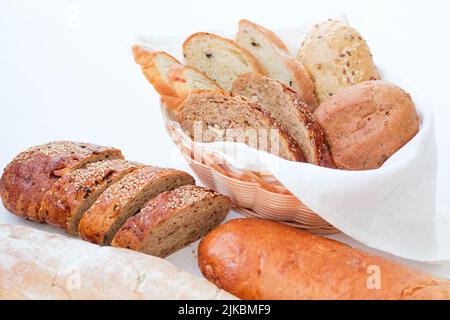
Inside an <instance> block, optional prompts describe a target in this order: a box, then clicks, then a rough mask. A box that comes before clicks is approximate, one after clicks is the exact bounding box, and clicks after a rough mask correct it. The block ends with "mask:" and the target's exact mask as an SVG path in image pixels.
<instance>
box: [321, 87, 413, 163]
mask: <svg viewBox="0 0 450 320" xmlns="http://www.w3.org/2000/svg"><path fill="white" fill-rule="evenodd" d="M314 117H315V118H316V120H317V122H319V123H320V125H321V126H322V128H323V131H324V134H325V137H326V139H327V142H328V145H329V147H330V151H331V154H332V156H333V159H334V161H335V163H336V166H337V167H338V168H339V169H347V170H371V169H376V168H379V167H381V166H382V165H383V163H384V162H385V161H386V160H387V159H388V158H389V157H391V156H392V155H393V154H394V153H395V152H397V151H398V150H399V149H400V148H402V147H403V146H404V145H405V144H406V143H408V142H409V141H410V140H411V139H412V138H413V137H414V136H415V135H416V134H417V132H418V131H419V118H418V115H417V111H416V107H415V105H414V102H413V101H412V99H411V96H410V95H409V94H408V93H406V92H405V91H404V90H402V89H401V88H399V87H397V86H396V85H393V84H391V83H389V82H386V81H367V82H364V83H360V84H357V85H354V86H352V87H349V88H346V89H342V90H341V91H339V92H338V93H337V94H336V95H334V96H333V97H331V98H330V99H328V100H327V101H325V102H324V103H323V104H321V105H320V106H319V108H317V109H316V111H315V112H314Z"/></svg>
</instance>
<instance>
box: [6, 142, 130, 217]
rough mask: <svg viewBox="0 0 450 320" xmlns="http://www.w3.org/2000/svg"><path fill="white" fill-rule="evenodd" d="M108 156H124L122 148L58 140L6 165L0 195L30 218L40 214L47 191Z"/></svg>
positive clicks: (13, 209) (121, 157)
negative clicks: (71, 173)
mask: <svg viewBox="0 0 450 320" xmlns="http://www.w3.org/2000/svg"><path fill="white" fill-rule="evenodd" d="M104 159H123V155H122V153H121V151H120V150H117V149H114V148H109V147H102V146H97V145H93V144H88V143H79V142H71V141H56V142H50V143H47V144H44V145H39V146H35V147H32V148H30V149H28V150H27V151H25V152H22V153H20V154H19V155H18V156H17V157H15V158H14V159H13V161H12V162H11V163H10V164H8V166H7V167H6V168H5V170H4V172H3V175H2V177H1V179H0V195H1V197H2V200H3V204H4V206H5V208H6V209H8V210H9V211H10V212H12V213H14V214H16V215H18V216H21V217H23V218H26V219H28V220H32V221H36V222H42V219H41V218H40V217H39V210H40V207H41V201H42V198H43V197H44V195H45V193H46V192H47V191H49V190H50V189H51V188H52V186H53V184H54V183H55V182H56V181H58V179H59V178H60V177H62V176H63V175H64V174H65V173H68V172H70V171H72V170H75V169H77V168H80V167H82V166H83V165H85V164H87V163H90V162H95V161H100V160H104Z"/></svg>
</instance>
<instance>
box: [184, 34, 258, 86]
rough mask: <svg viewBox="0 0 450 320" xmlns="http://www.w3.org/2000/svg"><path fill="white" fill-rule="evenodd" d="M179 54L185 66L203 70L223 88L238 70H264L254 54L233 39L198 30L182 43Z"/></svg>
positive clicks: (235, 75) (244, 71) (239, 72)
mask: <svg viewBox="0 0 450 320" xmlns="http://www.w3.org/2000/svg"><path fill="white" fill-rule="evenodd" d="M183 54H184V57H185V59H186V62H187V64H188V65H191V66H194V67H196V68H198V69H200V70H201V71H203V72H204V73H205V74H206V75H208V77H210V78H211V79H213V80H214V81H216V82H217V83H218V84H219V86H220V87H222V88H223V89H224V90H226V91H230V90H231V84H232V82H233V80H234V79H235V78H236V77H237V76H238V75H239V74H242V73H247V72H257V73H264V69H263V68H262V67H261V65H260V64H259V63H258V61H257V60H256V59H255V57H254V56H253V55H252V54H251V53H250V52H248V51H247V50H246V49H244V48H242V47H241V46H239V45H238V44H237V43H236V42H235V41H233V40H230V39H226V38H222V37H220V36H218V35H215V34H211V33H205V32H199V33H195V34H193V35H191V36H190V37H189V38H188V39H187V40H186V41H185V42H184V44H183Z"/></svg>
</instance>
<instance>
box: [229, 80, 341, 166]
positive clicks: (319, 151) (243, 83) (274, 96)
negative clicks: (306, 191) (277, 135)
mask: <svg viewBox="0 0 450 320" xmlns="http://www.w3.org/2000/svg"><path fill="white" fill-rule="evenodd" d="M232 93H233V94H236V95H241V96H245V97H247V98H249V99H250V100H251V101H253V102H257V103H259V105H260V106H261V108H262V109H263V110H265V111H267V112H268V113H270V114H271V115H272V117H273V118H274V119H275V120H276V121H277V122H278V123H280V124H281V125H282V126H283V128H284V129H285V130H286V131H287V132H288V133H289V134H290V135H291V136H292V137H293V138H294V139H295V140H296V141H297V143H298V145H299V146H300V148H301V149H302V152H303V154H304V156H305V158H306V160H307V162H309V163H312V164H315V165H320V166H323V167H329V168H335V165H334V162H333V159H332V157H331V154H330V151H329V150H328V147H327V146H326V145H325V142H324V136H323V132H322V128H321V127H320V125H319V124H318V123H317V122H316V121H314V119H313V116H312V114H311V113H310V112H309V110H308V108H307V107H306V105H305V104H304V103H303V102H302V99H301V98H300V97H299V95H298V94H296V93H295V92H294V91H293V90H292V89H290V88H289V87H288V86H286V85H285V84H283V83H281V82H280V81H277V80H273V79H270V78H267V77H265V76H262V75H260V74H256V73H247V74H244V75H241V76H239V77H238V78H237V79H236V80H235V81H234V82H233V88H232Z"/></svg>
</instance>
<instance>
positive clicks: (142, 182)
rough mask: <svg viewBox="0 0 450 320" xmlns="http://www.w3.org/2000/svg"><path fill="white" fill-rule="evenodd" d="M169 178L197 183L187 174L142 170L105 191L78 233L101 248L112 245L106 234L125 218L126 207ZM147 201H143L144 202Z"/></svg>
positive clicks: (146, 167) (162, 170)
mask: <svg viewBox="0 0 450 320" xmlns="http://www.w3.org/2000/svg"><path fill="white" fill-rule="evenodd" d="M167 177H181V178H182V179H183V181H185V182H186V184H194V183H195V181H194V179H193V178H192V177H191V176H190V175H189V174H187V173H186V172H182V171H178V170H174V169H162V168H157V167H151V166H145V167H142V168H140V169H138V170H136V171H134V172H132V173H130V174H128V175H127V176H126V177H125V178H123V179H122V180H120V181H119V182H117V183H115V184H113V185H112V186H111V187H109V188H108V189H106V191H105V192H103V193H102V195H101V196H100V197H99V198H98V199H97V201H95V203H94V204H93V205H92V207H91V208H90V209H89V210H88V211H87V212H86V213H85V214H84V216H83V218H82V219H81V221H80V224H79V227H78V230H79V233H80V236H81V238H82V239H84V240H86V241H89V242H92V243H96V244H100V245H105V244H109V243H107V239H106V236H107V233H108V232H109V231H110V229H111V228H112V226H113V224H114V223H116V221H118V219H122V218H124V215H125V214H126V213H125V212H124V210H125V209H126V208H127V205H129V204H130V203H132V202H133V201H136V199H137V197H138V196H139V195H140V194H141V192H142V190H143V189H144V188H146V187H147V186H149V185H152V184H157V183H159V182H161V181H163V180H164V179H166V178H167ZM173 187H177V185H176V186H173ZM163 191H165V190H163ZM147 200H148V199H143V201H144V203H145V202H146V201H147ZM144 203H142V204H144ZM139 209H140V208H138V209H137V211H138V210H139ZM137 211H136V212H137ZM136 212H134V213H132V214H135V213H136ZM123 222H125V221H123ZM111 240H112V239H111Z"/></svg>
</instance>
